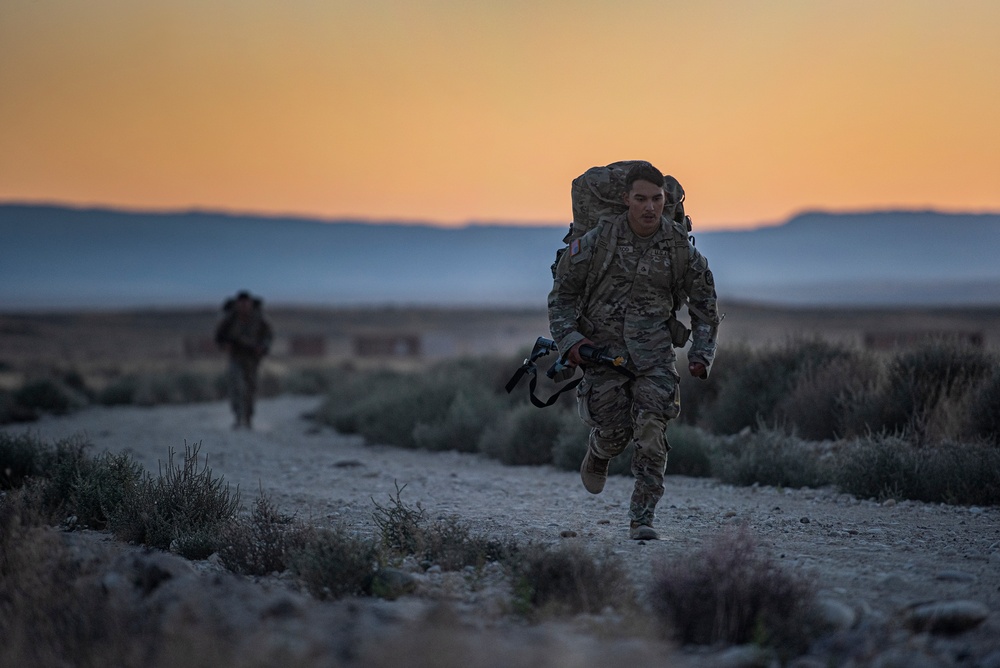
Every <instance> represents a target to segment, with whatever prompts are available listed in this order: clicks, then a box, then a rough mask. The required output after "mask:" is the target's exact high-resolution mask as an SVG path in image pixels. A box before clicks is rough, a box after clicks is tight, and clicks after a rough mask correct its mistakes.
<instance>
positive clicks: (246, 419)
mask: <svg viewBox="0 0 1000 668" xmlns="http://www.w3.org/2000/svg"><path fill="white" fill-rule="evenodd" d="M257 366H258V363H257V360H250V361H247V362H245V363H244V366H243V380H244V387H245V388H246V394H245V397H244V402H243V424H244V425H245V426H246V427H248V428H249V427H250V421H251V419H252V418H253V407H254V402H255V401H256V400H257Z"/></svg>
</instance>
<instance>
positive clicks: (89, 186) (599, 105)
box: [0, 0, 1000, 229]
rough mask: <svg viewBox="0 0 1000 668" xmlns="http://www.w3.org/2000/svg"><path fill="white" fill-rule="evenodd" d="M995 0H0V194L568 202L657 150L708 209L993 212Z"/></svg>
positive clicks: (431, 203) (502, 214) (314, 207)
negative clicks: (594, 171)
mask: <svg viewBox="0 0 1000 668" xmlns="http://www.w3.org/2000/svg"><path fill="white" fill-rule="evenodd" d="M998 34H1000V2H996V1H994V0H980V1H976V0H955V1H954V2H945V1H943V0H937V1H934V2H928V1H922V0H908V1H904V0H865V1H860V0H835V1H829V2H820V1H816V2H810V1H807V0H801V1H795V0H760V1H752V0H747V1H745V2H741V1H735V0H733V1H725V0H715V1H713V0H708V1H699V2H688V1H684V2H680V1H678V2H674V1H671V0H657V1H652V2H647V1H645V0H633V1H631V2H627V3H619V2H613V1H603V0H580V1H579V2H568V1H560V2H546V1H545V0H503V1H496V2H477V1H475V0H423V1H419V2H418V1H414V2H404V1H402V0H366V1H365V2H359V1H356V0H351V1H349V2H344V1H340V0H284V1H282V2H277V1H271V2H264V1H262V0H224V1H217V0H198V1H194V0H170V1H169V2H167V1H163V2H154V1H150V2H135V1H131V0H116V1H113V0H88V1H87V2H67V1H66V0H4V2H3V3H2V4H0V201H7V202H15V201H16V202H56V203H69V204H76V205H111V206H122V207H128V208H139V209H182V208H192V207H195V208H200V209H213V210H227V211H235V212H254V213H265V214H272V213H282V214H295V215H305V216H319V217H324V218H338V217H361V218H364V219H371V220H399V219H405V220H410V221H426V222H435V223H442V224H458V223H464V222H468V221H485V222H512V223H522V224H524V223H539V222H544V223H564V222H566V221H568V220H569V218H570V211H569V183H570V180H571V179H572V178H573V177H574V176H576V175H577V174H578V173H580V172H581V171H582V170H583V169H585V168H587V167H589V166H591V165H595V164H603V163H607V162H611V161H614V160H620V159H627V158H646V159H649V160H651V161H653V162H654V163H655V164H657V165H658V166H660V167H661V168H662V169H663V170H664V171H665V172H668V173H672V174H673V175H674V176H676V177H677V178H678V179H680V181H681V183H683V184H684V186H685V188H686V189H687V191H688V210H689V211H690V212H691V213H692V214H693V215H694V218H695V224H696V225H697V226H698V227H699V228H700V229H721V228H737V227H747V226H755V225H759V224H768V223H777V222H781V221H783V220H784V219H785V218H787V217H788V216H789V215H791V214H794V213H796V212H798V211H801V210H803V209H811V208H823V209H832V210H855V209H868V208H890V207H905V208H935V209H941V210H947V211H1000V38H998Z"/></svg>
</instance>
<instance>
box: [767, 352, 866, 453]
mask: <svg viewBox="0 0 1000 668" xmlns="http://www.w3.org/2000/svg"><path fill="white" fill-rule="evenodd" d="M879 369H880V364H879V361H878V359H877V358H876V357H875V356H873V355H870V354H862V353H855V354H851V355H845V356H843V357H837V358H834V359H831V360H830V361H829V362H828V363H826V364H822V365H819V366H817V367H815V368H809V369H806V370H804V371H803V372H802V373H801V374H800V375H799V377H798V378H797V379H796V381H795V383H794V385H793V386H792V387H791V389H790V391H789V393H788V394H787V395H786V396H785V397H784V398H783V399H782V400H781V401H779V402H778V404H777V405H776V406H775V411H774V415H775V422H776V424H780V425H784V426H785V428H786V429H788V430H789V431H791V432H793V433H795V435H797V436H799V437H801V438H804V439H808V440H813V441H822V440H827V439H835V438H838V437H839V436H842V435H843V434H844V433H845V432H846V431H849V430H855V431H856V429H857V426H854V425H850V424H848V423H847V421H846V419H845V416H847V415H852V416H854V417H859V416H860V415H861V413H860V412H857V411H856V410H855V406H854V400H855V398H858V397H863V396H866V392H868V391H869V389H870V388H871V387H873V386H874V385H875V384H876V383H877V381H878V373H879ZM859 408H860V407H859ZM865 428H867V425H865V426H863V427H862V429H865Z"/></svg>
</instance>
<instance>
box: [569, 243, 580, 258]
mask: <svg viewBox="0 0 1000 668" xmlns="http://www.w3.org/2000/svg"><path fill="white" fill-rule="evenodd" d="M579 254H580V240H579V239H573V241H571V242H569V256H570V257H573V256H574V255H579Z"/></svg>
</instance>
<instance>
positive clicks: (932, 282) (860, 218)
mask: <svg viewBox="0 0 1000 668" xmlns="http://www.w3.org/2000/svg"><path fill="white" fill-rule="evenodd" d="M565 232H566V227H565V226H549V227H518V226H501V225H473V226H468V227H463V228H441V227H433V226H429V225H408V224H390V223H382V224H372V223H366V222H362V221H320V220H310V219H303V218H281V217H264V216H239V215H227V214H220V213H206V212H184V213H137V212H125V211H116V210H108V209H74V208H66V207H58V206H34V205H13V204H8V205H0V310H4V311H16V310H43V309H77V308H81V309H89V308H132V307H173V306H203V305H214V304H218V303H220V302H221V300H222V299H223V298H224V297H226V296H227V295H231V294H233V293H234V292H236V291H237V290H239V289H243V288H246V289H248V290H251V291H253V292H254V293H256V294H259V295H262V296H263V297H264V298H265V299H266V300H268V301H269V302H270V303H280V304H301V305H364V304H373V305H374V304H378V305H384V304H399V305H403V304H424V305H445V306H449V305H454V306H460V305H496V306H501V305H502V306H526V307H543V306H544V304H545V298H546V295H547V293H548V290H549V288H550V287H551V273H550V270H549V267H550V265H551V263H552V259H553V257H554V254H555V250H556V249H557V248H558V247H559V246H560V245H561V240H562V237H563V235H564V234H565ZM695 234H696V239H697V246H698V248H699V249H701V251H702V252H703V253H704V254H705V255H706V256H707V257H708V259H709V262H710V264H711V266H712V269H713V271H714V273H715V276H716V282H717V285H718V287H719V294H720V298H722V299H734V300H735V299H739V300H749V301H754V302H759V303H765V304H786V305H795V304H801V305H850V304H858V305H878V304H885V305H911V306H912V305H924V306H933V305H976V304H980V305H986V304H989V305H997V304H1000V262H997V258H996V255H997V252H998V251H1000V214H950V213H948V214H946V213H938V212H933V211H887V212H873V213H844V214H837V213H822V212H812V213H805V214H802V215H799V216H796V217H794V218H792V219H791V220H789V221H788V222H786V223H784V224H782V225H778V226H775V227H766V228H759V229H755V230H749V231H740V232H734V231H726V232H698V231H697V230H696V232H695Z"/></svg>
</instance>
